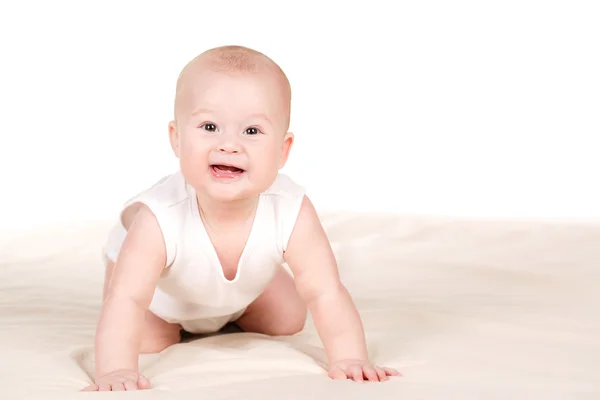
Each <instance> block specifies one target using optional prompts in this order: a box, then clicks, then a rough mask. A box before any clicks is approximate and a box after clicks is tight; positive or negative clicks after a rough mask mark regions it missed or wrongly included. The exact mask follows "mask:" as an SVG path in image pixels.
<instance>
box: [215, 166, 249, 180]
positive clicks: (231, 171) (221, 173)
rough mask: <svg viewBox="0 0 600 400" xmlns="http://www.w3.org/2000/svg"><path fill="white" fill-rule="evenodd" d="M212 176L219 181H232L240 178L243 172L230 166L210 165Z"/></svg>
mask: <svg viewBox="0 0 600 400" xmlns="http://www.w3.org/2000/svg"><path fill="white" fill-rule="evenodd" d="M210 171H211V172H212V175H213V176H214V177H216V178H219V179H234V178H238V177H240V176H241V175H242V174H243V173H244V172H245V171H244V170H243V169H241V168H238V167H234V166H232V165H222V164H212V165H211V166H210Z"/></svg>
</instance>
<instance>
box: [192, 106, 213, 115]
mask: <svg viewBox="0 0 600 400" xmlns="http://www.w3.org/2000/svg"><path fill="white" fill-rule="evenodd" d="M211 112H212V111H211V110H209V109H208V108H199V109H197V110H196V111H194V112H193V113H192V116H194V117H195V116H197V115H198V114H210V113H211Z"/></svg>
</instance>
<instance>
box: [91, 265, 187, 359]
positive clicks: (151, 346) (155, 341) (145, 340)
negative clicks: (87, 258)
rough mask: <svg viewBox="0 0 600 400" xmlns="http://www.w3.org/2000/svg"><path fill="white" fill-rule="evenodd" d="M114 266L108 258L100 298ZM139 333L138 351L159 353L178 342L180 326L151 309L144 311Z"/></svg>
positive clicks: (107, 286)
mask: <svg viewBox="0 0 600 400" xmlns="http://www.w3.org/2000/svg"><path fill="white" fill-rule="evenodd" d="M114 268H115V263H114V262H112V261H110V260H108V261H107V264H106V271H105V275H104V290H103V293H102V300H104V299H105V298H106V294H107V292H108V288H109V287H110V280H111V277H112V272H113V270H114ZM141 334H142V338H141V339H142V340H141V344H140V353H159V352H161V351H162V350H164V349H166V348H167V347H169V346H171V345H174V344H176V343H179V341H180V340H181V326H180V325H179V324H171V323H168V322H167V321H165V320H164V319H162V318H159V317H157V316H156V315H155V314H154V313H152V312H151V311H146V318H145V322H144V326H143V327H142V330H141Z"/></svg>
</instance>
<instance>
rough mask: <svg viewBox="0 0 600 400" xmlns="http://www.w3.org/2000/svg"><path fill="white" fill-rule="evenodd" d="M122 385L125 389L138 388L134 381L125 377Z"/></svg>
mask: <svg viewBox="0 0 600 400" xmlns="http://www.w3.org/2000/svg"><path fill="white" fill-rule="evenodd" d="M123 386H124V387H125V390H127V391H130V390H137V388H138V385H137V383H135V381H133V380H131V379H127V380H126V381H125V382H123Z"/></svg>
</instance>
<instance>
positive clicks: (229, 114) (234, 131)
mask: <svg viewBox="0 0 600 400" xmlns="http://www.w3.org/2000/svg"><path fill="white" fill-rule="evenodd" d="M290 102H291V89H290V85H289V82H288V80H287V78H286V76H285V74H284V73H283V71H282V70H281V69H280V68H279V67H278V65H277V64H275V63H274V62H273V61H272V60H271V59H270V58H268V57H267V56H265V55H264V54H262V53H260V52H257V51H254V50H252V49H248V48H246V47H241V46H224V47H219V48H214V49H211V50H208V51H206V52H204V53H202V54H200V55H199V56H198V57H196V58H194V59H193V60H192V61H190V62H189V63H188V64H187V65H186V66H185V67H184V69H183V70H182V71H181V74H180V76H179V79H178V81H177V87H176V95H175V105H174V120H173V121H171V122H170V123H169V139H170V143H171V147H172V149H173V152H174V153H175V156H176V157H177V158H178V160H179V166H180V168H179V169H178V171H177V172H176V173H174V174H172V175H169V176H167V177H164V178H162V179H161V180H159V181H158V182H157V183H156V184H154V185H153V186H152V187H150V188H148V189H147V190H145V191H143V192H142V193H139V194H138V195H136V196H135V197H133V198H132V199H130V200H129V201H127V202H126V203H125V205H124V206H123V209H122V212H121V214H120V220H119V223H118V224H116V226H115V228H114V230H113V231H112V232H111V233H110V235H109V238H108V241H107V243H106V246H105V248H104V254H105V260H106V273H105V283H104V293H103V305H102V311H101V314H100V320H99V323H98V327H97V332H96V343H95V349H96V377H95V382H94V383H93V384H92V385H90V386H88V387H86V388H85V389H83V390H84V391H98V390H100V391H110V390H137V389H148V388H150V387H151V385H150V382H149V381H148V379H147V378H146V377H144V376H142V374H140V373H139V371H138V356H139V354H141V353H157V352H160V351H162V350H164V349H165V348H167V347H169V346H171V345H173V344H175V343H178V342H179V341H180V340H181V336H180V335H181V331H182V330H183V331H187V332H190V333H209V332H217V331H219V330H220V329H221V328H222V327H223V326H225V325H226V324H227V323H230V322H234V323H235V324H237V325H238V326H239V327H240V328H241V329H242V330H243V331H246V332H258V333H262V334H266V335H293V334H295V333H297V332H299V331H301V330H302V329H303V327H304V323H305V319H306V316H307V310H310V312H311V315H312V318H313V320H314V323H315V327H316V329H317V331H318V334H319V337H320V338H321V341H322V342H323V345H324V348H325V352H326V355H327V359H328V369H329V371H328V372H329V376H330V377H331V378H333V379H353V380H355V381H363V380H368V381H385V380H388V379H389V378H388V377H389V376H392V375H400V374H399V373H398V372H397V371H395V370H394V369H391V368H385V367H379V366H376V365H373V364H372V363H371V362H370V361H369V359H368V354H367V349H366V344H365V335H364V331H363V326H362V322H361V320H360V317H359V314H358V312H357V310H356V308H355V306H354V304H353V302H352V299H351V297H350V295H349V293H348V291H347V290H346V288H345V287H344V286H343V285H342V283H341V281H340V278H339V275H338V270H337V265H336V260H335V258H334V255H333V252H332V249H331V247H330V244H329V242H328V239H327V236H326V234H325V232H324V230H323V227H322V226H321V224H320V221H319V218H318V216H317V212H316V211H315V208H314V207H313V205H312V203H311V201H310V200H309V198H308V197H307V196H306V195H305V193H304V190H303V188H302V187H300V186H299V185H297V184H296V183H294V182H293V181H292V180H291V179H290V178H288V177H287V176H285V175H283V174H280V173H279V169H281V168H282V167H283V166H284V165H285V163H286V161H287V159H288V156H289V154H290V149H291V148H292V144H293V141H294V136H293V134H292V133H291V132H289V131H288V128H289V123H290ZM284 264H287V266H288V268H289V272H288V269H286V268H285V266H284ZM290 272H291V273H290Z"/></svg>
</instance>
